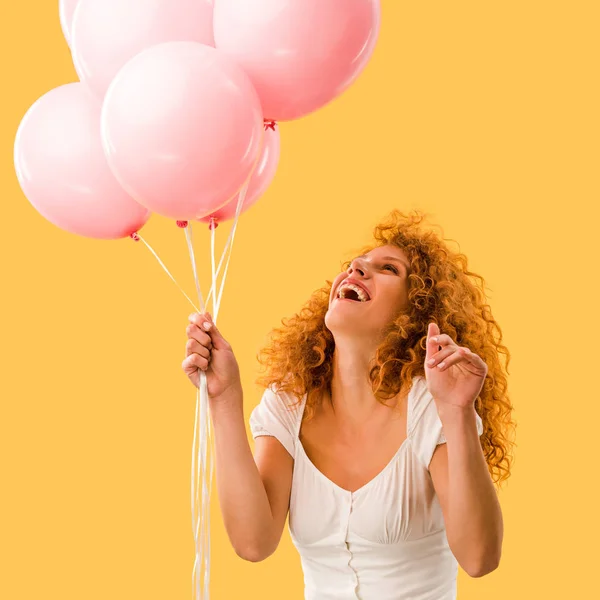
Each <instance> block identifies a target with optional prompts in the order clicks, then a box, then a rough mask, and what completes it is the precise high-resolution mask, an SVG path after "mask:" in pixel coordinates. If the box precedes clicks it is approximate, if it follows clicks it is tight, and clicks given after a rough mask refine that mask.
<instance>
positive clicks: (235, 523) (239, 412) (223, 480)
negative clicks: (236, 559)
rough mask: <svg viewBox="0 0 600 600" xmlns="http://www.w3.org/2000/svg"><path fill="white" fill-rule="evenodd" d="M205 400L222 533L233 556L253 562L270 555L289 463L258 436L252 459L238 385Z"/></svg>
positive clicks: (277, 446)
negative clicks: (212, 433) (233, 551)
mask: <svg viewBox="0 0 600 600" xmlns="http://www.w3.org/2000/svg"><path fill="white" fill-rule="evenodd" d="M225 394H226V395H225V396H224V397H219V398H216V399H209V403H210V412H211V417H212V423H213V429H214V434H215V435H214V439H215V471H216V479H217V493H218V496H219V504H220V506H221V512H222V515H223V521H224V523H225V529H226V531H227V535H228V536H229V540H230V542H231V544H232V546H233V548H234V549H235V551H236V554H237V555H238V556H240V557H241V558H243V559H245V560H249V561H252V562H258V561H261V560H264V559H266V558H267V557H269V556H270V555H271V554H273V552H275V550H276V548H277V546H278V545H279V541H280V539H281V535H282V533H283V528H284V525H285V521H286V518H287V514H288V509H289V500H290V491H291V486H292V469H293V458H292V457H291V456H290V454H289V453H288V452H287V450H285V448H284V447H283V446H282V445H281V443H280V442H279V440H277V439H276V438H275V437H270V436H259V437H257V438H256V440H255V456H254V457H253V455H252V451H251V449H250V444H249V441H248V436H247V434H246V428H245V423H244V414H243V408H242V407H243V391H242V388H241V386H239V387H238V386H236V387H235V388H232V389H229V390H227V391H226V392H225Z"/></svg>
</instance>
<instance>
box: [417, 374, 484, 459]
mask: <svg viewBox="0 0 600 600" xmlns="http://www.w3.org/2000/svg"><path fill="white" fill-rule="evenodd" d="M411 394H412V411H411V413H410V418H409V430H410V431H411V437H412V438H413V447H414V448H415V450H416V453H417V455H418V457H419V459H420V460H421V462H422V463H423V464H424V465H425V466H426V467H427V468H429V463H430V462H431V458H432V457H433V453H434V452H435V448H436V446H438V444H444V443H446V436H445V435H444V430H443V427H442V421H441V420H440V416H439V414H438V411H437V406H436V404H435V400H434V399H433V396H432V395H431V393H430V392H429V390H428V389H427V381H426V379H425V378H424V377H420V378H417V379H416V380H415V383H414V387H413V390H411ZM475 420H476V424H477V433H478V434H479V435H481V434H482V433H483V421H482V419H481V417H480V416H479V415H478V414H477V413H476V414H475Z"/></svg>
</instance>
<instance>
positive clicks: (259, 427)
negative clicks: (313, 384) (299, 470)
mask: <svg viewBox="0 0 600 600" xmlns="http://www.w3.org/2000/svg"><path fill="white" fill-rule="evenodd" d="M303 404H304V401H303V402H301V403H298V401H297V399H296V398H295V397H294V396H293V395H292V394H290V393H288V392H282V391H279V390H278V389H277V387H276V386H270V387H268V388H266V389H265V390H264V392H263V395H262V398H261V399H260V402H259V404H258V405H257V406H256V407H255V408H254V409H252V412H251V413H250V419H249V422H250V430H251V433H252V437H253V438H257V437H258V436H260V435H270V436H273V437H276V438H277V439H278V440H279V441H280V442H281V443H282V445H283V446H284V447H285V449H286V450H287V451H288V452H289V453H290V454H291V455H292V456H293V455H294V452H295V447H296V438H297V435H298V429H299V425H300V417H301V414H302V413H301V408H302V405H303Z"/></svg>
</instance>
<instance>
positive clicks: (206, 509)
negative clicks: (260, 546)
mask: <svg viewBox="0 0 600 600" xmlns="http://www.w3.org/2000/svg"><path fill="white" fill-rule="evenodd" d="M248 183H249V182H246V183H245V184H244V186H243V188H242V190H241V191H240V194H239V196H238V203H237V207H236V213H235V219H234V222H233V226H232V228H231V231H230V232H229V236H228V239H227V242H226V244H225V247H224V249H223V253H222V255H221V258H220V260H219V264H218V266H217V267H216V268H215V230H216V226H213V227H211V275H212V285H211V288H210V291H209V294H208V298H207V300H206V304H205V302H204V298H203V296H202V291H201V288H200V279H199V277H198V271H197V268H196V260H195V255H194V249H193V234H192V227H191V223H190V222H188V225H187V227H186V228H185V233H186V239H187V244H188V249H189V254H190V259H191V262H192V271H193V275H194V281H195V284H196V291H197V293H198V299H199V304H200V307H201V309H198V307H197V306H196V305H195V304H194V302H192V300H191V299H190V297H189V296H188V295H187V294H186V293H185V291H184V290H183V288H182V287H181V286H180V285H179V283H178V282H177V281H176V279H175V278H174V277H173V275H172V274H171V273H170V271H169V270H168V269H167V267H166V265H165V264H164V263H163V261H162V260H161V259H160V258H159V256H158V254H157V253H156V252H155V251H154V249H153V248H152V247H151V246H150V244H148V243H147V242H146V240H145V239H144V238H143V237H142V236H141V235H139V233H137V234H136V236H137V238H138V239H140V240H141V241H142V242H143V243H144V244H145V246H146V247H147V248H148V249H149V250H150V252H152V254H153V255H154V257H155V258H156V259H157V260H158V262H159V264H160V265H161V266H162V268H163V269H164V270H165V272H166V273H167V275H168V276H169V277H170V278H171V280H172V281H173V282H174V283H175V285H177V287H178V288H179V290H180V291H181V293H182V294H183V295H184V296H185V297H186V298H187V300H188V301H189V302H190V304H191V305H192V306H193V307H194V309H195V311H196V312H198V313H205V312H206V309H207V305H208V302H210V299H211V296H212V299H213V321H214V323H215V325H216V324H217V319H218V313H219V308H220V304H221V299H222V295H223V289H224V285H225V279H226V277H227V271H228V269H229V262H230V260H231V252H232V250H233V241H234V238H235V232H236V229H237V223H238V219H239V216H240V213H241V208H242V206H243V203H244V199H245V197H246V192H247V190H248ZM225 259H226V263H225V270H224V272H223V277H222V280H221V286H220V289H219V292H218V294H217V292H216V290H217V284H218V277H219V274H220V272H221V268H222V266H223V261H224V260H225ZM199 375H200V379H199V386H198V390H197V393H196V414H195V419H194V440H193V449H192V466H191V480H192V486H191V505H192V506H191V508H192V531H193V534H194V545H195V552H196V556H195V560H194V568H193V571H192V586H193V590H194V594H195V597H196V600H203V597H204V600H209V589H210V588H209V586H210V498H211V494H212V481H213V475H214V434H213V432H212V420H211V418H210V405H209V402H208V385H207V380H206V372H204V371H202V370H200V371H199ZM207 457H208V458H209V460H210V475H209V478H208V486H207V481H206V475H207V472H206V471H207V469H206V460H207ZM198 496H201V507H200V511H198V501H199V498H198ZM202 566H203V567H204V568H202ZM202 583H204V585H203V586H202ZM202 591H203V594H202Z"/></svg>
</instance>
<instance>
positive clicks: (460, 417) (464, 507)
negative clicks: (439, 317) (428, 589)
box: [425, 323, 504, 577]
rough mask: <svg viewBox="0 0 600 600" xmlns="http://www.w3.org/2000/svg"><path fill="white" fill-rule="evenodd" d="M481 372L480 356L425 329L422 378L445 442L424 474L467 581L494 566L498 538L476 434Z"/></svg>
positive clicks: (497, 512)
mask: <svg viewBox="0 0 600 600" xmlns="http://www.w3.org/2000/svg"><path fill="white" fill-rule="evenodd" d="M487 370H488V369H487V365H486V364H485V362H484V361H483V360H482V359H481V357H480V356H478V355H477V354H475V353H474V352H472V351H471V350H470V349H469V348H467V347H465V346H458V345H457V343H456V342H455V341H454V340H453V339H452V338H451V337H450V336H448V335H446V334H443V333H441V332H440V329H439V327H438V326H437V324H436V323H430V324H429V326H428V329H427V352H426V358H425V375H426V379H427V387H428V390H429V392H430V393H431V395H432V396H433V399H434V401H435V404H436V407H437V411H438V415H439V417H440V421H441V423H442V430H443V433H444V436H445V438H446V443H445V444H438V445H437V447H436V449H435V451H434V452H433V456H432V458H431V460H430V463H429V472H430V473H431V478H432V480H433V485H434V487H435V491H436V494H437V496H438V498H439V501H440V506H441V508H442V512H443V514H444V522H445V525H446V536H447V538H448V544H449V546H450V549H451V550H452V553H453V554H454V556H455V557H456V560H457V561H458V563H459V564H460V566H461V567H462V568H463V569H464V570H465V571H466V572H467V573H468V574H469V575H470V576H471V577H481V576H483V575H486V574H487V573H490V572H491V571H493V570H494V569H496V568H497V567H498V565H499V563H500V554H501V551H502V538H503V534H504V526H503V522H502V511H501V509H500V503H499V501H498V497H497V495H496V490H495V489H494V483H493V481H492V478H491V476H490V474H489V471H488V466H487V463H486V460H485V456H484V454H483V450H482V448H481V443H480V441H479V434H478V432H477V421H476V416H477V413H476V412H475V400H476V399H477V397H478V396H479V394H480V393H481V389H482V388H483V383H484V381H485V378H486V377H487Z"/></svg>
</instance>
